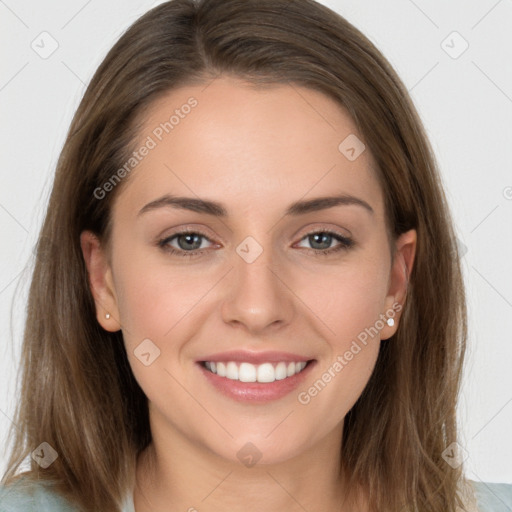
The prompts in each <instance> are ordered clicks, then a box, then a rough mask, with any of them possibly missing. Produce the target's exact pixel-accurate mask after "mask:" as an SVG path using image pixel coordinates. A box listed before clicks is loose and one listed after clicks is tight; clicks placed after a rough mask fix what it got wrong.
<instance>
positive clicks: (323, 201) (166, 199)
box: [138, 194, 374, 218]
mask: <svg viewBox="0 0 512 512" xmlns="http://www.w3.org/2000/svg"><path fill="white" fill-rule="evenodd" d="M335 206H361V207H363V208H364V209H365V210H366V211H367V212H369V213H370V214H372V215H373V214H374V210H373V208H372V207H371V206H370V205H369V204H368V203H367V202H366V201H363V200H362V199H359V198H358V197H355V196H352V195H349V194H342V195H338V196H324V197H316V198H314V199H308V200H302V201H296V202H294V203H292V204H291V205H290V206H289V207H288V208H287V210H286V212H285V216H298V215H304V214H306V213H311V212H317V211H320V210H326V209H328V208H334V207H335ZM164 207H171V208H177V209H181V210H189V211H192V212H197V213H206V214H208V215H213V216H214V217H222V218H226V217H227V216H228V211H227V209H226V207H225V206H223V205H222V203H218V202H216V201H209V200H206V199H197V198H194V197H181V196H172V195H169V194H166V195H164V196H162V197H160V198H158V199H155V200H154V201H151V202H150V203H148V204H146V205H145V206H144V207H143V208H142V209H141V210H140V211H139V213H138V216H140V215H142V214H144V213H147V212H150V211H153V210H156V209H159V208H164Z"/></svg>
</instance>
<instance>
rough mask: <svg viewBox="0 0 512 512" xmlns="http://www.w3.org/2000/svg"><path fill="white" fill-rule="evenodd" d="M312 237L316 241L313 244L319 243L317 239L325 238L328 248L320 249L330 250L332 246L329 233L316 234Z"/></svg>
mask: <svg viewBox="0 0 512 512" xmlns="http://www.w3.org/2000/svg"><path fill="white" fill-rule="evenodd" d="M312 236H313V240H314V242H313V244H316V243H318V242H317V240H316V239H317V238H320V239H321V238H323V237H325V238H327V246H326V247H320V249H328V248H329V246H330V245H331V244H330V241H331V235H328V234H327V233H315V234H314V235H312ZM320 244H321V242H320Z"/></svg>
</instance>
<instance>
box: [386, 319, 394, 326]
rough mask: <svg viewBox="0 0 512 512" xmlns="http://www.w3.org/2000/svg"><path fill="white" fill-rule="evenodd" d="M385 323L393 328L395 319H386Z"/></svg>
mask: <svg viewBox="0 0 512 512" xmlns="http://www.w3.org/2000/svg"><path fill="white" fill-rule="evenodd" d="M386 323H387V324H388V325H389V327H393V325H395V319H394V318H388V319H387V320H386Z"/></svg>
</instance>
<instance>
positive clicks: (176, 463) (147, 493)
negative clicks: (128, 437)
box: [134, 425, 359, 512]
mask: <svg viewBox="0 0 512 512" xmlns="http://www.w3.org/2000/svg"><path fill="white" fill-rule="evenodd" d="M342 429H343V425H340V426H339V428H336V429H334V430H333V431H332V432H331V433H330V434H329V435H328V436H327V437H326V438H324V439H322V440H320V441H319V442H318V443H316V444H315V445H314V446H313V447H311V448H310V449H309V450H308V451H306V452H302V453H300V454H299V455H297V456H296V457H294V458H292V459H289V460H286V461H284V462H279V463H276V464H265V465H263V464H256V465H254V466H252V467H246V466H244V465H243V464H241V463H240V462H239V461H238V460H236V461H234V460H227V459H225V458H223V457H220V456H219V455H217V454H215V453H213V452H212V451H210V450H209V449H208V448H206V447H205V446H201V445H199V444H195V443H194V442H192V441H191V440H190V439H189V438H187V437H186V436H185V435H183V436H180V435H176V432H173V435H165V436H158V435H157V436H153V441H152V443H151V444H150V445H149V446H148V447H147V448H146V450H144V451H143V452H142V453H141V455H140V456H139V459H138V461H137V471H136V474H137V484H136V486H135V492H134V504H135V509H136V512H146V511H150V510H151V511H153V512H159V511H164V510H165V511H166V512H174V511H176V512H178V511H179V512H183V511H189V512H194V511H200V512H210V511H211V512H213V511H218V510H231V511H233V512H253V511H254V512H256V511H258V512H259V511H261V510H268V511H276V512H277V511H282V510H286V511H290V512H291V511H297V512H299V511H300V512H304V510H333V511H340V512H344V511H347V510H351V511H355V510H356V509H355V508H354V506H353V504H352V506H350V505H349V500H348V499H347V495H346V489H345V488H344V485H343V480H344V478H343V476H342V471H341V465H340V457H334V456H333V454H336V453H341V434H342ZM157 431H160V432H162V430H161V429H160V430H159V429H157ZM167 434H169V433H168V432H167ZM358 510H359V509H358Z"/></svg>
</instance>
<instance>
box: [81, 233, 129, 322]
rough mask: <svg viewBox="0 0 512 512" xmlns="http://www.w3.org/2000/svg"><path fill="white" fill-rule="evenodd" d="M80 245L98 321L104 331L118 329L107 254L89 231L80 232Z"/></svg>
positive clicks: (114, 296) (113, 290) (113, 289)
mask: <svg viewBox="0 0 512 512" xmlns="http://www.w3.org/2000/svg"><path fill="white" fill-rule="evenodd" d="M80 246H81V248H82V254H83V257H84V261H85V265H86V267H87V274H88V278H89V279H88V281H89V287H90V290H91V294H92V296H93V298H94V303H95V305H96V318H97V319H98V323H99V324H100V325H101V326H102V327H103V328H104V329H105V330H106V331H110V332H115V331H118V330H119V329H120V328H121V324H120V321H119V311H118V305H117V297H116V293H115V288H114V283H113V279H112V271H111V268H110V265H109V263H108V258H107V254H106V253H105V250H104V249H103V247H102V245H101V242H100V240H99V239H98V237H97V236H96V235H95V234H94V233H93V232H91V231H83V232H82V233H81V235H80Z"/></svg>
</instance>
